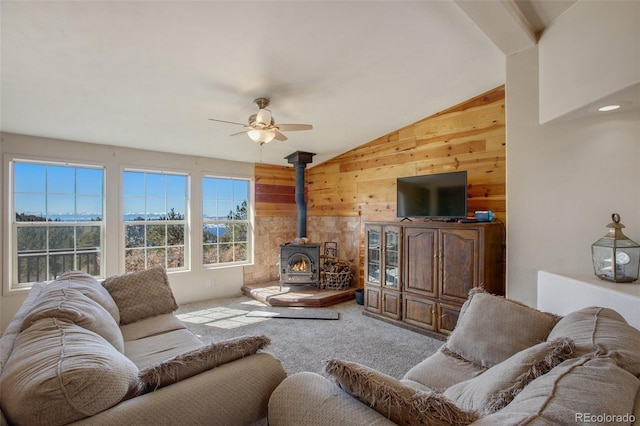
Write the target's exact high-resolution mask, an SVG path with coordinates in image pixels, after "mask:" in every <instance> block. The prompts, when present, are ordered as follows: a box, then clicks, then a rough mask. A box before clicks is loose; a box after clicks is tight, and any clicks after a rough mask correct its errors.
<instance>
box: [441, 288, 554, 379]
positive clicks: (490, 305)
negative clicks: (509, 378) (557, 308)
mask: <svg viewBox="0 0 640 426" xmlns="http://www.w3.org/2000/svg"><path fill="white" fill-rule="evenodd" d="M470 298H471V300H469V303H468V304H467V307H466V309H465V311H464V314H463V315H462V316H461V317H460V318H459V319H458V324H457V325H456V328H455V329H454V330H453V333H451V335H450V336H449V339H448V341H447V348H448V349H449V350H451V351H452V352H454V353H456V354H458V355H459V356H461V357H462V358H464V359H466V360H468V361H470V362H472V363H475V364H477V365H479V366H481V367H483V368H490V367H493V366H494V365H496V364H499V363H501V362H502V361H504V360H505V359H507V358H509V357H510V356H512V355H513V354H516V353H518V352H520V351H521V350H523V349H526V348H528V347H530V346H533V345H535V344H538V343H540V342H543V341H545V340H546V339H547V335H548V334H549V332H550V331H551V329H552V328H553V326H554V325H555V324H556V322H557V321H558V319H559V317H557V316H555V315H553V314H550V313H546V312H541V311H538V310H536V309H533V308H530V307H528V306H525V305H523V304H521V303H519V302H516V301H514V300H510V299H505V298H504V297H501V296H494V295H492V294H489V293H484V292H475V293H474V294H472V295H471V296H470Z"/></svg>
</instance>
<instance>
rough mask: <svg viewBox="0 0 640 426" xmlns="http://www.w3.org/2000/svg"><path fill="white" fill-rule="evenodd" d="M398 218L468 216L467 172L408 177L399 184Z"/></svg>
mask: <svg viewBox="0 0 640 426" xmlns="http://www.w3.org/2000/svg"><path fill="white" fill-rule="evenodd" d="M397 188H398V194H397V195H398V198H397V200H398V201H397V209H396V212H397V216H398V217H423V218H442V219H456V218H465V217H466V216H467V172H466V171H461V172H450V173H435V174H431V175H421V176H409V177H401V178H398V181H397Z"/></svg>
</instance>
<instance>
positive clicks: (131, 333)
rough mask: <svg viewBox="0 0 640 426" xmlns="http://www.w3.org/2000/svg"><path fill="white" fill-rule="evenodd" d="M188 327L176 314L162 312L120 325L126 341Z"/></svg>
mask: <svg viewBox="0 0 640 426" xmlns="http://www.w3.org/2000/svg"><path fill="white" fill-rule="evenodd" d="M185 328H187V327H186V326H185V325H184V323H183V322H182V321H180V320H179V319H178V318H177V317H176V316H175V315H174V314H162V315H157V316H155V317H151V318H147V319H143V320H142V321H138V322H133V323H131V324H125V325H123V326H121V327H120V331H121V332H122V338H123V339H124V341H125V342H130V341H132V340H138V339H144V338H145V337H149V336H155V335H156V334H162V333H166V332H168V331H174V330H182V329H185Z"/></svg>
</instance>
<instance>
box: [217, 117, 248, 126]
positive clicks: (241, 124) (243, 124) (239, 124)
mask: <svg viewBox="0 0 640 426" xmlns="http://www.w3.org/2000/svg"><path fill="white" fill-rule="evenodd" d="M209 120H211V121H217V122H219V123H229V124H236V125H238V126H246V124H245V123H236V122H235V121H226V120H218V119H216V118H210V119H209Z"/></svg>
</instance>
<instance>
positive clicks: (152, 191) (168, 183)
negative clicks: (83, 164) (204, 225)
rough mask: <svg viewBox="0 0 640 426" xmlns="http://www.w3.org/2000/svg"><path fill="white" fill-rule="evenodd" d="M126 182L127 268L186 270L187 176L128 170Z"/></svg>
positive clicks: (124, 178) (124, 202)
mask: <svg viewBox="0 0 640 426" xmlns="http://www.w3.org/2000/svg"><path fill="white" fill-rule="evenodd" d="M122 182H123V184H122V194H123V206H124V217H123V221H124V239H125V241H124V245H125V251H124V261H125V262H124V263H125V271H126V272H131V271H141V270H143V269H146V268H148V267H150V266H154V265H164V267H165V268H166V269H167V270H177V269H185V268H186V266H187V265H186V261H185V259H186V258H187V253H186V252H185V250H186V247H187V246H188V245H187V238H188V233H187V232H186V229H187V221H186V210H187V176H186V175H181V174H170V173H152V172H140V171H125V172H123V176H122Z"/></svg>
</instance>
